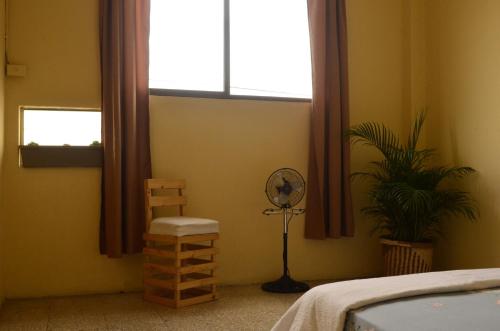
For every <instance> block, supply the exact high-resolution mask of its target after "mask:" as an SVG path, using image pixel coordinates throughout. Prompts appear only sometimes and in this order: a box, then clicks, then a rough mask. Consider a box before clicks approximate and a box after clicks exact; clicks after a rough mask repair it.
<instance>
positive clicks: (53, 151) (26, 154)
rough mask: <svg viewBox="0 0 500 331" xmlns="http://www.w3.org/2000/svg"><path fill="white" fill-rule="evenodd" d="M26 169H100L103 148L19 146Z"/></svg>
mask: <svg viewBox="0 0 500 331" xmlns="http://www.w3.org/2000/svg"><path fill="white" fill-rule="evenodd" d="M19 149H20V151H21V160H22V166H23V167H24V168H45V167H100V166H101V165H102V154H103V152H102V147H101V146H19Z"/></svg>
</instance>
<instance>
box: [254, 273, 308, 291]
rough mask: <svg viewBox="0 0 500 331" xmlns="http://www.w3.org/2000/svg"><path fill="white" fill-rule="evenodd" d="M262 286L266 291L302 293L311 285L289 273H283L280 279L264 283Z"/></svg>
mask: <svg viewBox="0 0 500 331" xmlns="http://www.w3.org/2000/svg"><path fill="white" fill-rule="evenodd" d="M261 288H262V289H263V290H264V291H266V292H273V293H302V292H306V291H307V290H309V285H307V284H306V283H302V282H297V281H295V280H293V279H292V278H290V276H288V275H283V276H282V277H281V278H280V279H278V280H275V281H274V282H268V283H264V284H262V286H261Z"/></svg>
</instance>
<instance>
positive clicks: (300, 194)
mask: <svg viewBox="0 0 500 331" xmlns="http://www.w3.org/2000/svg"><path fill="white" fill-rule="evenodd" d="M278 178H281V179H285V180H287V181H289V182H294V183H299V186H300V190H295V189H294V190H293V192H292V193H291V194H290V195H289V196H288V201H289V203H287V204H280V203H279V201H276V199H278V198H279V195H280V192H279V191H278V186H277V185H276V181H277V180H278ZM304 194H305V181H304V177H302V175H301V174H300V173H299V172H298V171H297V170H295V169H292V168H281V169H278V170H276V171H275V172H273V173H272V174H271V176H269V178H268V179H267V182H266V195H267V198H268V199H269V201H270V202H271V203H272V204H273V205H275V206H276V207H279V208H292V207H293V206H296V205H297V204H298V203H299V202H300V201H302V199H303V198H304Z"/></svg>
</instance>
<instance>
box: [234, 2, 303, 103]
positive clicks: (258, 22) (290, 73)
mask: <svg viewBox="0 0 500 331" xmlns="http://www.w3.org/2000/svg"><path fill="white" fill-rule="evenodd" d="M231 94H236V95H261V96H278V97H296V98H297V97H298V98H310V97H311V95H312V82H311V55H310V45H309V26H308V18H307V0H252V1H248V0H231Z"/></svg>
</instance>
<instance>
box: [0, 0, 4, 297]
mask: <svg viewBox="0 0 500 331" xmlns="http://www.w3.org/2000/svg"><path fill="white" fill-rule="evenodd" d="M4 35H5V0H0V38H1V39H0V54H4V52H5V42H4V39H3V36H4ZM4 66H5V57H3V56H0V68H4ZM0 70H1V69H0ZM4 91H5V76H4V74H3V72H0V303H2V302H3V299H4V285H3V265H4V263H3V262H4V259H3V256H2V244H1V243H2V242H3V241H4V234H3V219H4V214H3V205H2V203H1V201H2V187H3V181H2V176H1V174H2V169H3V150H4V114H5V107H4V106H5V102H4V101H5V100H4V97H5V94H4Z"/></svg>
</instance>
